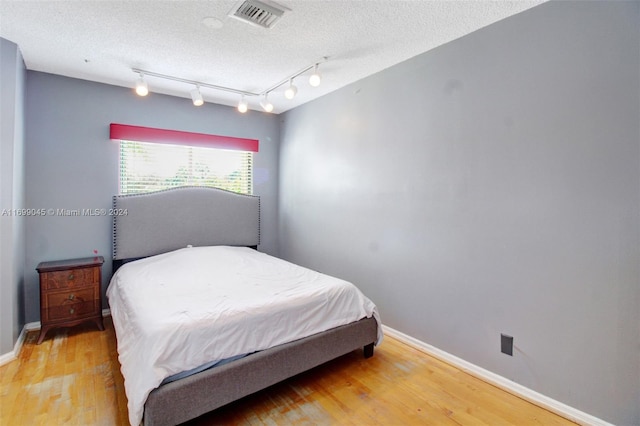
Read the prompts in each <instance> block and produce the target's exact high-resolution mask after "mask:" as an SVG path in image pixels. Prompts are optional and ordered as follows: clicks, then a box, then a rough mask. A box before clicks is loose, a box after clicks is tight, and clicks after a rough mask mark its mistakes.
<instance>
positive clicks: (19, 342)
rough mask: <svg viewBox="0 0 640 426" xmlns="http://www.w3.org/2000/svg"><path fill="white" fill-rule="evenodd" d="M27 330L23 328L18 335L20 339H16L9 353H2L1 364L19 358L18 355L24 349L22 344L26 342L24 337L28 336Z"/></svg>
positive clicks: (0, 356)
mask: <svg viewBox="0 0 640 426" xmlns="http://www.w3.org/2000/svg"><path fill="white" fill-rule="evenodd" d="M26 335H27V332H26V330H25V329H24V328H23V329H22V331H21V332H20V334H19V335H18V340H16V344H15V345H13V350H12V351H11V352H9V353H6V354H2V355H0V366H3V365H5V364H8V363H10V362H11V361H13V360H14V359H18V355H19V354H20V351H21V350H22V344H23V343H24V338H25V337H26Z"/></svg>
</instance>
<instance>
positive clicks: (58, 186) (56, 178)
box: [25, 71, 280, 322]
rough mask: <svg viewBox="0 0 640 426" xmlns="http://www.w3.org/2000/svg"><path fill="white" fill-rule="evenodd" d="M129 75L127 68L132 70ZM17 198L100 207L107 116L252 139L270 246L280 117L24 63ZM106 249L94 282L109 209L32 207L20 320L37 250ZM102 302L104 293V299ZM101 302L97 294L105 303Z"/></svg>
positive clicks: (268, 246) (271, 247)
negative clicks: (102, 212)
mask: <svg viewBox="0 0 640 426" xmlns="http://www.w3.org/2000/svg"><path fill="white" fill-rule="evenodd" d="M132 78H133V77H132ZM26 113H27V130H26V173H27V178H26V194H27V196H26V202H27V205H28V206H29V207H31V208H44V209H49V208H53V209H83V208H86V209H89V208H91V209H96V208H105V209H108V208H109V207H110V206H111V199H112V196H113V195H114V194H117V193H118V153H119V147H118V143H117V142H116V141H111V140H109V124H110V123H112V122H113V123H123V124H133V125H140V126H149V127H159V128H167V129H175V130H184V131H192V132H200V133H212V134H219V135H226V136H236V137H246V138H254V139H259V140H260V151H259V152H258V153H256V154H255V155H254V172H255V178H254V194H256V195H259V196H261V209H262V211H261V215H262V217H261V223H262V235H261V242H262V244H261V247H260V249H261V250H262V251H265V252H267V253H272V254H277V246H278V243H277V232H276V230H275V229H276V226H277V201H276V196H277V181H278V149H279V147H278V142H279V140H280V134H279V122H278V119H277V117H276V116H273V115H269V114H263V113H259V112H254V111H250V112H248V113H247V114H245V115H243V114H240V113H238V112H237V111H236V110H235V109H234V108H230V107H226V106H221V105H213V104H205V105H204V106H202V107H198V108H196V107H194V106H193V105H192V104H191V100H190V99H183V98H176V97H171V96H164V95H158V94H150V95H149V96H148V97H146V98H140V97H138V96H136V95H134V94H133V91H132V90H131V89H127V88H122V87H115V86H109V85H105V84H99V83H93V82H88V81H84V80H77V79H71V78H66V77H61V76H56V75H52V74H45V73H40V72H33V71H28V72H27V97H26ZM94 249H96V250H98V252H99V254H101V255H103V256H104V257H105V260H106V262H105V266H104V268H103V290H104V289H106V286H107V284H108V280H109V278H110V274H111V217H108V216H103V217H61V216H58V217H55V216H53V217H51V216H46V217H34V218H29V219H28V220H27V237H26V264H25V279H26V286H25V309H26V320H27V322H30V321H38V320H39V318H40V312H39V293H38V276H37V273H36V271H35V267H36V266H37V264H38V263H39V262H42V261H46V260H56V259H65V258H73V257H86V256H92V255H93V250H94ZM105 303H106V302H105ZM105 307H106V304H105Z"/></svg>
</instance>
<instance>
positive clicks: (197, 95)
mask: <svg viewBox="0 0 640 426" xmlns="http://www.w3.org/2000/svg"><path fill="white" fill-rule="evenodd" d="M328 59H329V58H328V57H326V56H325V57H323V58H321V59H320V60H319V61H316V62H315V63H314V64H313V65H309V66H307V67H305V68H303V69H301V70H299V71H297V72H296V73H294V74H291V75H290V76H288V77H287V78H285V79H284V80H282V81H279V82H278V83H276V84H274V85H273V86H271V87H269V88H267V89H265V90H263V91H261V92H249V91H246V90H240V89H234V88H231V87H224V86H217V85H215V84H208V83H203V82H200V81H194V80H187V79H185V78H180V77H174V76H171V75H166V74H160V73H156V72H153V71H147V70H141V69H137V68H131V71H133V72H134V73H136V74H139V75H140V78H139V79H138V80H137V81H136V93H137V94H138V95H140V96H146V95H147V94H148V93H149V87H148V86H147V82H146V81H145V76H146V77H154V78H162V79H165V80H172V81H177V82H180V83H185V84H190V85H192V86H195V89H193V90H191V92H190V94H191V100H192V101H193V104H194V105H195V106H200V105H203V104H204V99H203V98H202V93H201V92H200V87H207V88H209V89H214V90H220V91H223V92H230V93H235V94H237V95H240V96H241V98H240V102H239V103H238V111H240V112H241V113H245V112H247V111H248V109H249V103H248V102H247V99H246V98H254V97H256V98H262V99H261V101H260V106H261V107H262V108H263V109H264V110H265V111H266V112H272V111H273V110H274V106H273V104H272V103H271V102H270V101H269V99H268V98H269V94H270V93H271V92H273V91H274V90H276V89H278V88H280V87H281V86H283V85H285V84H286V83H289V84H288V86H287V88H286V89H285V90H284V97H285V98H287V99H293V98H294V97H295V96H296V94H297V93H298V88H297V87H296V86H295V85H294V84H293V80H294V79H295V78H296V77H299V76H300V75H302V74H304V73H306V72H308V71H309V70H311V69H313V74H312V75H311V76H310V77H309V84H311V86H313V87H317V86H319V85H320V80H321V77H320V73H319V72H318V65H320V64H321V63H323V62H326V61H327V60H328Z"/></svg>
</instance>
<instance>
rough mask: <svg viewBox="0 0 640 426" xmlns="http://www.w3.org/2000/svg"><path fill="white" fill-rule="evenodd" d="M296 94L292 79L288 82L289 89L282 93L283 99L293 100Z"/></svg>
mask: <svg viewBox="0 0 640 426" xmlns="http://www.w3.org/2000/svg"><path fill="white" fill-rule="evenodd" d="M296 93H298V88H297V87H296V86H294V85H293V79H291V80H289V87H287V89H286V90H285V91H284V97H285V98H287V99H293V98H295V97H296Z"/></svg>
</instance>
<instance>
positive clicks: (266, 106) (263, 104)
mask: <svg viewBox="0 0 640 426" xmlns="http://www.w3.org/2000/svg"><path fill="white" fill-rule="evenodd" d="M260 106H261V107H262V109H264V110H265V111H266V112H271V111H273V104H272V103H271V102H269V94H268V93H265V95H264V98H263V99H262V101H261V102H260Z"/></svg>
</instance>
